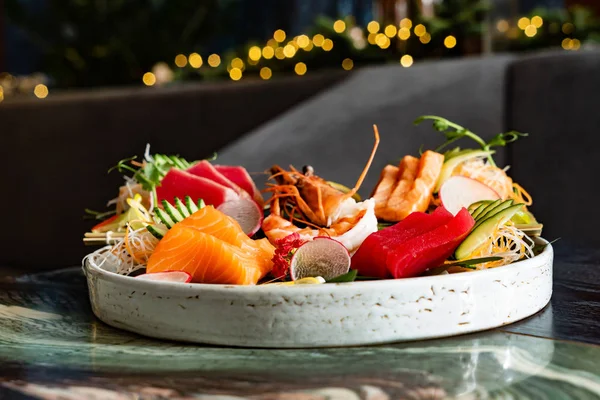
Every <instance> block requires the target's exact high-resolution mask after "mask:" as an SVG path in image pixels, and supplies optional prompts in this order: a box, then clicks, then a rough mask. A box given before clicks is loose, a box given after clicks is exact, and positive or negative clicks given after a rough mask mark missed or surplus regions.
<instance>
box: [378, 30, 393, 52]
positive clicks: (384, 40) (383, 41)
mask: <svg viewBox="0 0 600 400" xmlns="http://www.w3.org/2000/svg"><path fill="white" fill-rule="evenodd" d="M375 43H377V46H379V47H381V48H382V49H386V48H388V47H389V46H390V39H389V38H388V37H387V36H385V35H384V34H383V33H378V34H377V37H376V38H375Z"/></svg>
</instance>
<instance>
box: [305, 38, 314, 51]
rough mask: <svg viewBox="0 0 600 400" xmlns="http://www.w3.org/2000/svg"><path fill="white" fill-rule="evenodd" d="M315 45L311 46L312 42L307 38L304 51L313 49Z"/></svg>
mask: <svg viewBox="0 0 600 400" xmlns="http://www.w3.org/2000/svg"><path fill="white" fill-rule="evenodd" d="M314 47H315V46H313V42H312V41H311V40H310V39H309V40H308V46H306V47H305V48H304V51H311V50H312V49H314Z"/></svg>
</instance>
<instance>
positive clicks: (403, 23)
mask: <svg viewBox="0 0 600 400" xmlns="http://www.w3.org/2000/svg"><path fill="white" fill-rule="evenodd" d="M400 28H406V29H410V28H412V21H411V20H410V19H408V18H402V20H401V21H400Z"/></svg>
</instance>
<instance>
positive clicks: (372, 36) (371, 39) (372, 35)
mask: <svg viewBox="0 0 600 400" xmlns="http://www.w3.org/2000/svg"><path fill="white" fill-rule="evenodd" d="M375 38H377V34H376V33H369V36H368V37H367V41H368V42H369V44H375Z"/></svg>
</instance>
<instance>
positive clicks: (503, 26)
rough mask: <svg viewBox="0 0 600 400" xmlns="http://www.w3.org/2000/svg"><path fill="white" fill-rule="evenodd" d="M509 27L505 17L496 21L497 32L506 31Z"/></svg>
mask: <svg viewBox="0 0 600 400" xmlns="http://www.w3.org/2000/svg"><path fill="white" fill-rule="evenodd" d="M509 27H510V26H509V25H508V21H507V20H505V19H501V20H499V21H498V22H497V23H496V29H498V32H502V33H506V32H508V28H509Z"/></svg>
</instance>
